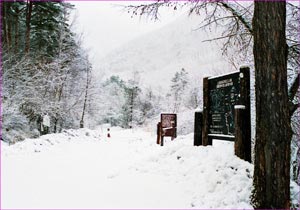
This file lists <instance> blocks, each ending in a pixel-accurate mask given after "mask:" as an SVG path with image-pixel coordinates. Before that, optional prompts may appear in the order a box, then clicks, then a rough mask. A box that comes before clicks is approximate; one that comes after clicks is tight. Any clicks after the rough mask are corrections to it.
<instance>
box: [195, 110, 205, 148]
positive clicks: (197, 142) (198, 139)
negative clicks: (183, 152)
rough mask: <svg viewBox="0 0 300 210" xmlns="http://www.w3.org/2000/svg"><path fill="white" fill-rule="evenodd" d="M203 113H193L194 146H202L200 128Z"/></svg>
mask: <svg viewBox="0 0 300 210" xmlns="http://www.w3.org/2000/svg"><path fill="white" fill-rule="evenodd" d="M202 119H203V113H202V112H200V111H199V112H195V123H194V125H195V127H194V146H200V145H202V144H203V143H202V126H203V122H202Z"/></svg>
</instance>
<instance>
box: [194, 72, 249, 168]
mask: <svg viewBox="0 0 300 210" xmlns="http://www.w3.org/2000/svg"><path fill="white" fill-rule="evenodd" d="M235 105H239V106H236V108H235ZM198 121H199V119H198V120H197V122H198ZM200 121H201V119H200ZM195 122H196V117H195ZM195 133H196V125H195ZM195 135H196V134H195ZM213 139H220V140H227V141H235V144H236V146H235V154H236V155H237V156H239V157H241V158H242V159H244V160H247V161H249V162H251V119H250V73H249V68H248V67H241V68H240V71H238V72H234V73H231V74H226V75H222V76H218V77H206V78H204V79H203V116H202V145H204V146H207V145H212V140H213ZM194 141H195V140H194ZM196 144H198V142H197V143H194V145H196Z"/></svg>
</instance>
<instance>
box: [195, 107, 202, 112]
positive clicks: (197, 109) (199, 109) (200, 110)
mask: <svg viewBox="0 0 300 210" xmlns="http://www.w3.org/2000/svg"><path fill="white" fill-rule="evenodd" d="M202 111H203V110H202V109H201V108H200V107H197V108H196V109H195V112H202Z"/></svg>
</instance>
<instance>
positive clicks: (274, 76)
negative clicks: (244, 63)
mask: <svg viewBox="0 0 300 210" xmlns="http://www.w3.org/2000/svg"><path fill="white" fill-rule="evenodd" d="M285 26H286V3H285V2H283V1H282V2H258V1H256V2H255V9H254V17H253V30H254V31H253V35H254V50H253V53H254V60H255V82H256V84H255V88H256V143H255V166H254V167H255V168H254V192H253V197H252V201H253V204H254V206H255V207H256V208H260V209H262V208H289V207H290V202H289V200H290V141H291V137H292V135H291V134H292V133H291V127H290V124H289V122H290V120H289V107H288V91H287V87H288V86H287V44H286V36H285Z"/></svg>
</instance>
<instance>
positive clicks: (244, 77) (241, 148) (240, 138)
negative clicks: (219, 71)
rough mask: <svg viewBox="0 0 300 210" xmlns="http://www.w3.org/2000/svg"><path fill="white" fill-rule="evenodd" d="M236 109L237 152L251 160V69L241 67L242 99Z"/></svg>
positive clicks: (238, 154)
mask: <svg viewBox="0 0 300 210" xmlns="http://www.w3.org/2000/svg"><path fill="white" fill-rule="evenodd" d="M238 103H239V104H241V105H236V106H235V110H234V114H235V116H234V124H235V146H234V147H235V154H236V155H237V156H238V157H240V158H242V159H244V160H246V161H248V162H251V117H250V111H251V107H250V69H249V67H241V68H240V100H239V102H238Z"/></svg>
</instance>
